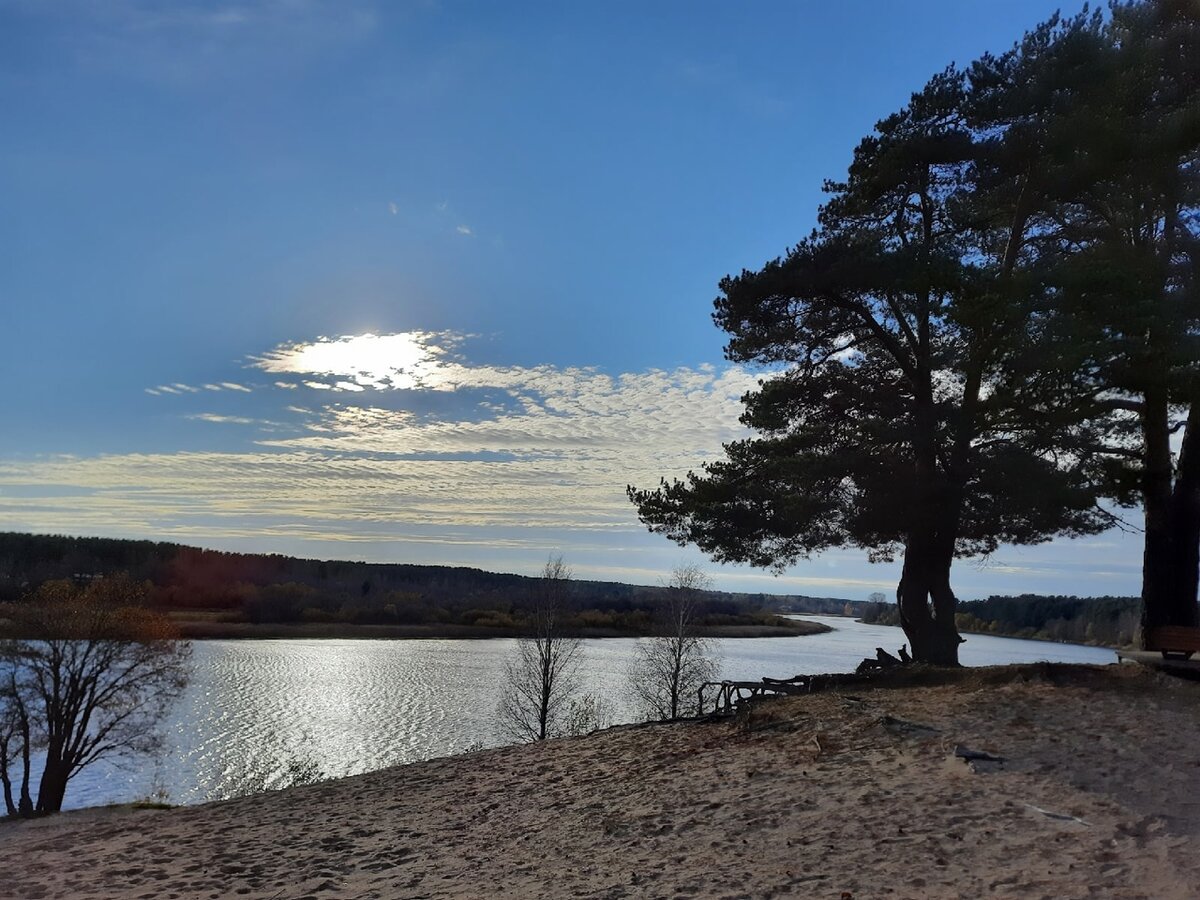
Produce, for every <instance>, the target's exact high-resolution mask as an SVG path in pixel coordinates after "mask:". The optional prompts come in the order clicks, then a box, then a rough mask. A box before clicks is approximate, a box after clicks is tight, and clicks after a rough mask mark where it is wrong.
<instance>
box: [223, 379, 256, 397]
mask: <svg viewBox="0 0 1200 900" xmlns="http://www.w3.org/2000/svg"><path fill="white" fill-rule="evenodd" d="M221 387H223V388H225V390H227V391H241V392H242V393H244V394H249V393H250V388H248V387H246V386H245V385H244V384H236V383H234V382H232V381H222V382H221Z"/></svg>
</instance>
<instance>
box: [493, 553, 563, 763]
mask: <svg viewBox="0 0 1200 900" xmlns="http://www.w3.org/2000/svg"><path fill="white" fill-rule="evenodd" d="M570 588H571V570H570V568H568V567H567V566H566V565H565V564H564V563H563V560H562V557H561V556H556V557H551V559H550V560H549V561H547V563H546V565H545V566H544V567H543V569H542V576H541V578H540V579H539V580H538V585H537V587H536V588H535V592H534V596H533V598H532V604H531V608H530V610H529V620H530V621H529V629H528V632H529V633H528V634H527V636H525V637H522V638H519V639H518V640H517V648H516V655H515V657H514V658H513V659H512V660H510V661H509V663H508V664H507V666H506V667H505V687H504V694H503V695H502V697H501V700H500V706H499V717H500V727H501V729H502V730H503V731H504V732H505V733H506V734H507V735H508V736H509V737H511V738H513V739H515V740H520V741H544V740H546V738H548V737H554V736H555V735H556V734H558V733H560V732H563V731H565V730H566V727H567V719H568V717H570V716H571V714H572V713H571V709H572V708H571V702H572V700H573V699H575V698H576V695H577V694H578V692H579V688H580V680H579V666H580V663H581V661H582V644H581V642H580V640H579V639H578V638H573V637H568V636H567V635H566V634H565V633H564V630H563V619H564V617H565V615H566V612H567V604H568V601H569V595H570Z"/></svg>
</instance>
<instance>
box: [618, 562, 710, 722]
mask: <svg viewBox="0 0 1200 900" xmlns="http://www.w3.org/2000/svg"><path fill="white" fill-rule="evenodd" d="M711 586H712V579H710V578H709V577H708V576H707V575H706V574H705V573H704V571H703V570H702V569H701V568H700V567H699V566H695V565H688V566H680V567H679V568H677V569H675V571H674V572H672V573H671V579H670V581H669V582H668V583H667V595H666V599H665V600H663V601H662V603H661V605H660V606H659V609H658V615H657V617H656V618H657V623H656V628H655V631H656V634H655V636H654V637H651V638H649V639H647V640H644V641H642V642H641V643H640V644H639V645H638V649H637V657H636V659H635V660H634V663H633V669H632V672H631V673H630V688H631V692H632V694H633V696H634V698H635V700H636V701H637V703H638V705H639V706H640V707H641V709H642V712H643V713H644V714H646V715H647V716H653V717H656V718H659V719H677V718H679V716H680V714H681V713H682V712H683V710H684V704H685V703H686V702H687V701H689V700H691V699H692V698H693V697H695V696H696V695H697V692H698V691H699V689H700V685H702V684H703V683H704V682H706V681H712V680H713V679H715V678H716V675H717V668H718V667H717V662H716V660H715V659H713V655H712V649H713V648H712V645H711V643H710V642H709V641H707V640H705V639H704V638H702V637H700V636H699V635H698V634H697V633H696V619H697V616H698V614H699V611H700V603H701V601H702V599H703V597H702V594H703V592H704V591H706V590H708V589H709V588H711Z"/></svg>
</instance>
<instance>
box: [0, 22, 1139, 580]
mask: <svg viewBox="0 0 1200 900" xmlns="http://www.w3.org/2000/svg"><path fill="white" fill-rule="evenodd" d="M1054 8H1055V7H1054V4H1053V3H1048V2H1033V0H1017V2H1009V3H1003V4H997V3H992V2H973V0H972V2H949V0H947V2H941V0H938V2H922V3H912V4H894V3H882V2H845V3H838V4H832V3H816V2H808V0H795V2H788V3H759V4H753V5H745V4H728V3H708V2H700V3H697V2H687V3H683V2H679V3H671V2H664V3H656V4H644V3H624V2H611V3H602V4H601V3H595V4H582V3H545V4H538V3H524V4H496V3H437V2H420V3H399V2H396V3H377V4H372V3H351V2H320V0H265V2H257V3H256V2H244V3H233V2H231V3H228V4H223V3H200V2H196V3H189V2H177V3H149V2H140V0H109V2H106V3H102V4H94V3H85V2H53V0H51V2H35V0H28V2H26V0H0V110H2V111H3V120H4V122H5V125H4V127H3V128H2V129H0V210H2V214H0V310H2V311H3V334H4V347H3V353H2V354H0V374H3V376H4V385H5V387H6V390H5V392H4V395H3V400H2V401H0V404H2V405H0V412H2V413H3V420H4V427H3V429H2V430H0V516H2V517H3V518H2V521H3V523H4V526H3V527H5V528H9V529H18V530H29V531H37V532H56V533H73V534H103V535H111V536H121V537H142V538H159V539H170V540H176V541H181V542H186V543H195V544H200V545H204V546H210V547H218V548H223V549H242V550H252V551H273V552H285V553H294V554H298V555H305V556H317V557H337V558H358V559H371V560H378V561H401V562H430V563H448V564H463V565H476V566H481V567H484V568H490V569H497V570H503V571H516V572H527V573H528V572H533V571H536V570H537V569H538V568H539V567H540V566H541V564H542V563H543V562H544V560H545V559H546V556H547V554H549V553H552V552H554V553H557V552H561V553H562V554H563V555H564V557H565V558H566V560H567V562H568V563H569V564H571V565H572V566H573V567H574V569H575V570H576V573H577V574H578V575H580V576H583V577H596V578H612V579H619V580H627V581H635V582H654V581H656V580H657V579H658V578H660V577H661V576H663V575H664V574H665V573H667V572H668V571H669V570H670V569H671V567H672V566H674V565H677V564H680V563H683V562H692V561H700V559H701V558H700V557H699V556H698V555H697V554H696V553H695V552H694V551H689V550H682V549H680V548H677V547H675V546H674V545H673V544H670V543H668V542H666V541H665V540H663V539H660V538H656V537H653V536H651V535H648V534H646V533H645V532H644V530H643V529H642V528H641V526H640V525H639V524H638V523H637V520H636V516H635V514H634V510H633V508H632V507H631V506H630V505H629V504H628V502H627V501H626V500H625V498H624V486H625V484H626V483H627V482H630V481H632V482H635V483H638V484H641V485H646V484H652V483H654V482H656V481H657V478H658V477H659V475H666V476H677V475H682V474H683V473H684V472H686V471H687V470H688V469H689V468H693V467H695V466H696V465H697V464H698V463H700V462H701V461H703V460H705V459H712V458H714V457H715V456H716V455H717V454H718V453H719V450H720V444H721V442H722V441H725V440H729V439H731V438H735V437H737V436H739V434H740V431H739V427H738V425H737V422H736V418H737V414H738V411H739V408H740V407H739V404H738V402H737V398H738V396H739V395H740V393H741V392H742V391H744V390H745V389H746V387H747V386H748V385H751V384H752V383H753V381H752V378H753V376H752V374H751V373H746V372H743V371H741V370H738V369H734V368H731V367H729V366H728V365H727V364H726V363H725V362H724V361H723V358H722V353H721V348H722V346H723V343H724V342H723V337H722V334H721V333H720V332H719V331H718V330H717V329H716V328H715V327H714V326H713V325H712V322H711V319H710V312H711V301H712V298H713V297H714V296H715V294H716V284H717V281H718V280H719V279H720V278H721V277H722V276H723V275H725V274H727V273H729V272H736V271H740V270H741V269H742V268H743V267H745V268H758V267H759V266H761V265H762V264H763V263H764V262H766V261H767V260H769V259H771V258H774V257H775V256H778V255H779V254H781V253H783V252H785V251H786V249H787V248H788V247H789V246H790V245H792V244H794V243H795V242H796V241H797V240H798V239H800V238H801V237H803V236H804V235H805V234H807V233H808V231H809V230H810V229H811V228H812V227H813V225H814V224H815V215H816V210H817V206H818V204H819V202H820V199H821V193H820V187H821V184H822V181H823V180H824V179H826V178H837V177H840V176H841V175H842V174H843V173H844V171H845V168H846V165H847V163H848V162H849V159H850V154H851V151H852V150H853V147H854V146H855V144H856V143H857V142H858V140H859V139H860V138H861V137H863V136H864V135H865V134H867V133H868V132H869V131H870V129H871V127H872V125H873V124H874V122H875V121H876V120H878V119H879V118H881V117H883V116H885V115H887V114H889V113H891V112H892V111H894V110H895V109H897V108H899V107H900V106H902V105H903V104H904V102H905V101H906V100H907V98H908V96H909V95H910V94H911V93H912V92H913V91H914V90H917V89H919V88H920V87H921V85H922V84H924V82H925V81H926V79H927V78H928V77H929V76H930V75H932V74H933V73H935V72H936V71H938V70H940V69H941V68H942V67H944V66H945V65H946V64H947V63H949V62H951V61H958V62H960V63H965V62H968V61H970V60H971V59H972V58H974V57H975V56H977V55H978V54H980V53H981V52H983V51H985V50H989V49H991V50H1002V49H1004V48H1006V47H1008V46H1009V45H1011V43H1012V42H1013V41H1014V40H1016V39H1017V38H1018V37H1019V36H1020V35H1021V33H1022V32H1023V31H1024V30H1025V29H1026V28H1029V27H1032V26H1033V25H1034V24H1036V23H1037V22H1039V21H1041V20H1042V19H1044V18H1046V17H1047V16H1048V15H1049V14H1050V13H1052V12H1053V10H1054ZM711 571H712V572H713V574H714V575H716V576H717V582H718V584H719V586H722V587H726V588H730V589H745V590H767V591H776V592H793V591H795V592H802V593H814V594H822V595H833V596H846V597H855V598H858V597H863V596H865V595H866V594H867V593H869V592H870V591H873V590H885V591H888V592H889V593H890V591H891V589H892V586H893V585H894V582H895V579H896V577H897V572H898V567H897V566H894V565H876V566H872V565H868V564H867V563H866V561H865V558H864V556H863V554H860V553H855V552H839V553H829V554H825V555H823V556H822V557H820V558H818V559H816V560H813V561H810V562H806V563H803V564H801V565H798V566H796V567H794V568H793V569H792V570H790V571H789V572H788V573H787V574H785V575H784V576H782V577H780V578H775V577H773V576H770V575H768V574H764V573H760V572H755V571H752V570H749V569H744V568H730V569H726V570H721V569H717V568H716V567H712V568H711ZM1139 571H1140V545H1139V540H1138V537H1137V536H1136V535H1120V534H1108V535H1103V536H1100V537H1098V538H1094V539H1090V540H1087V541H1075V542H1067V541H1062V542H1055V543H1052V544H1050V545H1046V546H1043V547H1039V548H1035V549H1033V550H1018V549H1014V548H1004V549H1003V550H1002V551H1001V552H1000V553H998V554H996V557H995V559H993V560H990V561H989V563H988V564H987V565H986V566H982V567H980V566H976V565H973V564H971V563H965V564H960V565H959V567H958V569H957V574H956V579H955V581H956V585H957V587H958V590H959V592H960V594H961V595H962V596H964V597H972V596H981V595H986V594H988V593H1009V592H1017V591H1026V590H1029V591H1044V592H1056V593H1080V594H1085V593H1125V594H1134V593H1137V590H1138V578H1139Z"/></svg>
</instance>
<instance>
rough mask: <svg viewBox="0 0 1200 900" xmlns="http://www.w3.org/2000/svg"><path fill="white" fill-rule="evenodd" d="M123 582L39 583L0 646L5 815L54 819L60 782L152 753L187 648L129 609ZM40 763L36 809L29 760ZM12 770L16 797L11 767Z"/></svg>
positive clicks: (157, 622) (139, 594)
mask: <svg viewBox="0 0 1200 900" xmlns="http://www.w3.org/2000/svg"><path fill="white" fill-rule="evenodd" d="M144 599H145V586H144V585H143V584H140V583H136V582H133V581H131V580H130V579H128V578H127V577H124V576H120V575H117V576H110V577H108V578H104V579H95V580H93V581H90V582H89V583H87V584H86V585H85V586H83V587H77V586H76V585H75V584H73V583H71V582H66V581H57V582H55V581H51V582H46V583H44V584H43V585H42V586H41V587H40V588H39V589H38V590H37V591H36V592H35V593H34V594H33V595H32V596H31V597H30V598H29V599H28V600H27V601H26V602H24V603H21V604H18V605H17V606H15V607H14V608H13V610H12V612H11V615H12V624H11V626H10V627H11V629H12V633H13V634H14V635H15V636H14V637H12V638H8V639H5V640H3V641H0V780H2V782H3V787H4V800H5V805H6V807H7V809H8V812H9V814H10V815H24V816H28V815H32V814H33V813H34V812H38V813H50V812H57V811H58V810H60V809H61V808H62V803H63V797H64V795H65V793H66V789H67V784H68V782H69V781H70V780H71V779H72V778H74V777H75V776H76V775H78V774H79V772H80V771H82V770H83V769H84V768H85V767H87V766H89V765H91V764H92V763H94V762H96V761H97V760H99V759H104V758H108V757H116V756H122V755H128V754H138V753H149V752H153V751H155V750H157V749H158V748H159V746H160V744H161V738H160V736H159V735H158V733H157V732H156V731H155V726H156V725H157V723H158V721H159V720H160V719H161V717H162V716H163V714H164V713H165V712H166V711H167V710H168V709H169V708H170V706H171V705H172V704H173V703H174V702H175V699H176V697H177V696H178V695H179V692H180V691H181V690H182V689H183V687H184V685H185V683H186V680H187V662H188V658H189V654H190V646H189V645H188V644H186V643H183V642H181V641H179V640H177V639H176V636H175V631H174V629H173V628H172V626H171V625H170V623H169V622H168V621H167V620H166V619H165V618H163V617H162V616H159V615H157V614H155V613H153V612H151V611H149V610H147V609H145V608H143V607H141V606H139V605H137V604H139V603H141V602H144ZM34 751H38V752H40V753H41V754H42V755H43V757H44V760H45V762H44V766H43V769H42V773H41V778H40V780H39V784H38V789H37V797H36V801H35V800H34V798H33V797H32V794H31V788H30V783H31V774H32V773H31V771H30V765H31V758H32V755H33V753H34ZM13 767H16V768H17V770H18V772H19V776H18V778H17V785H16V789H17V796H16V797H14V796H13V789H14V784H13V777H12V769H13Z"/></svg>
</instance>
